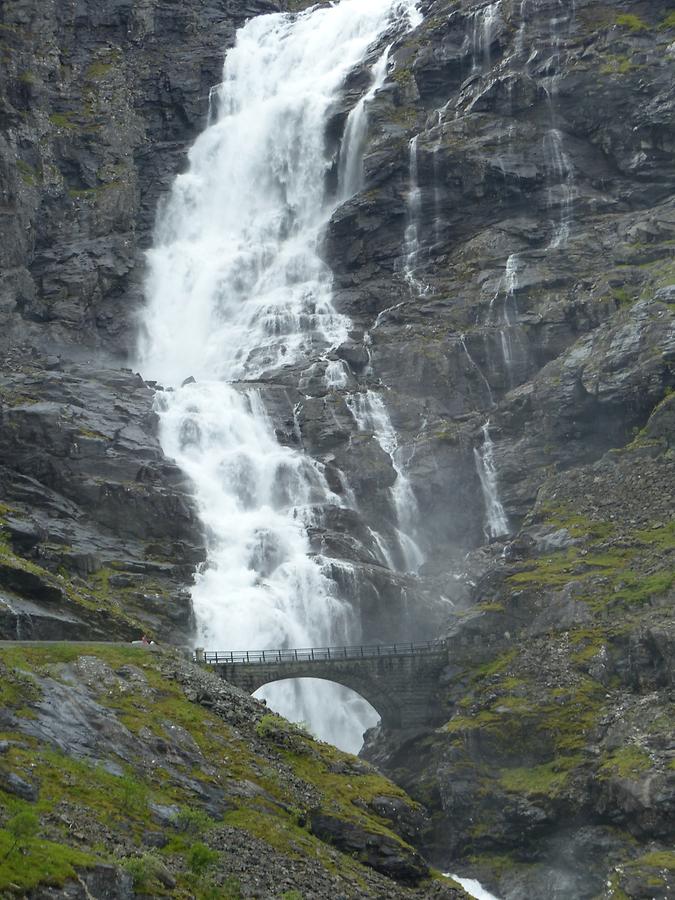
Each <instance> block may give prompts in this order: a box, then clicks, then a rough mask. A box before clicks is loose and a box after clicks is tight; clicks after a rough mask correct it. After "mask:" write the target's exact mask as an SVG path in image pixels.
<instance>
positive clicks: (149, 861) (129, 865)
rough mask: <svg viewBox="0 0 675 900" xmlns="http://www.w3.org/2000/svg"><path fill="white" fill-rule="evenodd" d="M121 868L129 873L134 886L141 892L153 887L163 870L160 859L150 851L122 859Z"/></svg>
mask: <svg viewBox="0 0 675 900" xmlns="http://www.w3.org/2000/svg"><path fill="white" fill-rule="evenodd" d="M122 868H123V869H125V870H126V871H127V872H128V873H129V874H130V875H131V879H132V881H133V883H134V888H135V889H136V890H138V891H142V892H148V891H150V890H152V889H153V888H155V887H156V885H157V882H158V880H159V876H160V875H161V874H162V873H163V872H164V864H163V863H162V861H161V860H160V859H157V857H156V856H153V855H152V854H151V853H145V854H144V855H143V856H135V857H131V858H129V859H125V860H123V861H122Z"/></svg>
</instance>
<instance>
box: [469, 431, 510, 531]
mask: <svg viewBox="0 0 675 900" xmlns="http://www.w3.org/2000/svg"><path fill="white" fill-rule="evenodd" d="M482 431H483V446H482V448H481V449H480V450H479V449H478V448H477V447H474V449H473V454H474V459H475V460H476V469H477V470H478V478H479V479H480V486H481V489H482V491H483V501H484V503H485V520H486V525H485V536H486V537H487V538H488V540H491V539H492V538H496V537H501V536H502V535H505V534H508V531H509V523H508V519H507V518H506V512H505V511H504V507H503V506H502V503H501V500H500V499H499V492H498V490H497V466H496V464H495V457H494V444H493V443H492V438H491V437H490V422H489V421H487V422H486V423H485V425H483V428H482Z"/></svg>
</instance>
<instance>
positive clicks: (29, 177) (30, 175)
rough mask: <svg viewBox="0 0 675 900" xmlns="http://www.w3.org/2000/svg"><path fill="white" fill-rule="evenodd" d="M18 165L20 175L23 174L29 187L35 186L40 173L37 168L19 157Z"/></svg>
mask: <svg viewBox="0 0 675 900" xmlns="http://www.w3.org/2000/svg"><path fill="white" fill-rule="evenodd" d="M16 167H17V169H18V170H19V175H21V180H22V181H23V183H24V184H27V185H28V186H29V187H35V185H36V184H37V183H38V175H37V172H36V171H35V169H34V168H33V167H32V166H29V165H28V163H27V162H24V160H22V159H17V161H16Z"/></svg>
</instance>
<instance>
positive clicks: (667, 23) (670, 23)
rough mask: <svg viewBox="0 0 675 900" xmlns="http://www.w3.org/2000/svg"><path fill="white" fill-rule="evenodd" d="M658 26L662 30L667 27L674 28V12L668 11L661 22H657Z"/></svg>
mask: <svg viewBox="0 0 675 900" xmlns="http://www.w3.org/2000/svg"><path fill="white" fill-rule="evenodd" d="M659 28H660V29H661V30H663V31H665V30H666V29H668V28H675V12H671V13H668V15H667V16H666V17H665V19H664V20H663V22H661V23H660V24H659Z"/></svg>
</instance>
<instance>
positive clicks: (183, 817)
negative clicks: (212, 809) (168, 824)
mask: <svg viewBox="0 0 675 900" xmlns="http://www.w3.org/2000/svg"><path fill="white" fill-rule="evenodd" d="M173 825H174V826H175V828H176V830H177V831H180V832H181V834H191V835H199V834H203V833H204V832H205V831H206V830H207V829H208V828H210V827H211V826H212V825H213V820H212V819H211V818H210V817H209V816H207V815H206V813H205V812H203V811H202V810H201V809H189V808H188V807H185V808H184V809H181V811H180V812H179V813H178V815H177V816H176V817H175V819H174V820H173Z"/></svg>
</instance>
